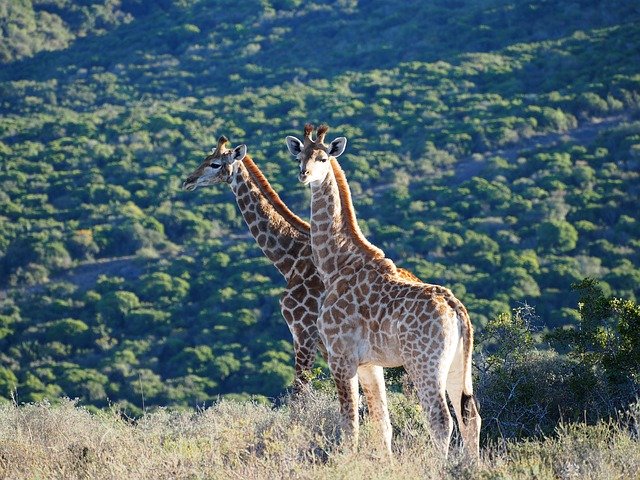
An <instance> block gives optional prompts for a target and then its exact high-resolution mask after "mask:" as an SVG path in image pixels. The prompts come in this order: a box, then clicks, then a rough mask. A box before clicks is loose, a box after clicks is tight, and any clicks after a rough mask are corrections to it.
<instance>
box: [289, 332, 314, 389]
mask: <svg viewBox="0 0 640 480" xmlns="http://www.w3.org/2000/svg"><path fill="white" fill-rule="evenodd" d="M316 337H317V336H316ZM317 349H318V347H317V338H316V339H313V338H309V337H303V338H296V337H294V339H293V350H294V352H295V356H296V359H295V369H296V377H295V380H294V384H293V394H294V395H298V394H300V393H301V392H303V391H306V390H308V389H309V382H310V381H311V372H312V370H313V365H314V363H315V361H316V352H317Z"/></svg>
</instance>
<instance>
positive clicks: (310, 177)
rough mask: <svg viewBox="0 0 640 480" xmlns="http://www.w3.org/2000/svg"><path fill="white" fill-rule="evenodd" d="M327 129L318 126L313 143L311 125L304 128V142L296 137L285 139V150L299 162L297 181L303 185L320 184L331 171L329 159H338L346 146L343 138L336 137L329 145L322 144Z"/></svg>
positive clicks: (323, 126) (345, 140) (324, 126)
mask: <svg viewBox="0 0 640 480" xmlns="http://www.w3.org/2000/svg"><path fill="white" fill-rule="evenodd" d="M328 130H329V127H328V126H326V125H320V126H319V127H318V130H317V134H316V139H315V141H314V140H312V139H311V134H312V133H313V125H311V124H310V123H308V124H306V125H305V126H304V142H301V141H300V140H298V139H297V138H296V137H292V136H288V137H287V148H288V149H289V152H291V155H293V156H294V157H296V158H297V160H298V162H300V175H298V179H299V180H300V181H301V182H302V183H303V184H305V185H308V184H310V183H312V182H320V183H322V181H323V180H324V179H325V177H326V176H327V173H329V170H330V169H331V164H330V162H329V158H330V157H339V156H340V155H342V153H343V152H344V149H345V148H346V146H347V139H346V138H345V137H338V138H336V139H335V140H334V141H333V142H331V143H330V144H329V145H326V144H325V143H324V137H325V136H326V135H327V131H328Z"/></svg>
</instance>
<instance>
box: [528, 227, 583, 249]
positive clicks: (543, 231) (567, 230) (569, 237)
mask: <svg viewBox="0 0 640 480" xmlns="http://www.w3.org/2000/svg"><path fill="white" fill-rule="evenodd" d="M536 234H537V237H538V245H539V246H540V247H541V248H544V249H547V250H549V251H550V252H552V253H563V252H570V251H571V250H573V249H574V248H576V244H577V243H578V231H577V230H576V229H575V228H574V227H573V225H571V224H570V223H569V222H567V221H565V220H549V221H546V222H542V223H541V224H540V225H539V226H538V228H537V231H536Z"/></svg>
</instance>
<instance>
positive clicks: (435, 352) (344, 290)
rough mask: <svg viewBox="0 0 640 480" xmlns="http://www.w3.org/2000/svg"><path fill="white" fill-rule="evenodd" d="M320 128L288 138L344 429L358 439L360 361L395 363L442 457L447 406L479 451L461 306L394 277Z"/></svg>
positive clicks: (468, 333) (338, 144)
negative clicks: (307, 212) (305, 191)
mask: <svg viewBox="0 0 640 480" xmlns="http://www.w3.org/2000/svg"><path fill="white" fill-rule="evenodd" d="M327 130H328V127H327V126H326V125H322V126H321V127H319V128H318V131H317V137H316V140H315V141H313V140H312V138H311V135H312V132H313V126H312V125H306V126H305V130H304V142H301V141H300V140H298V139H297V138H295V137H291V136H289V137H287V139H286V140H287V147H288V148H289V151H290V152H291V154H292V155H294V156H296V157H297V159H298V161H299V162H300V174H299V180H300V182H302V183H303V184H304V185H310V186H311V247H312V250H313V254H314V258H316V259H317V261H316V268H317V269H318V272H319V273H320V275H321V276H322V279H323V283H324V286H325V291H326V293H325V297H324V299H323V303H322V306H321V313H320V316H319V318H318V330H319V333H320V338H321V340H322V342H323V343H324V345H325V348H326V350H327V361H328V363H329V368H330V369H331V373H332V375H333V377H334V380H335V384H336V388H337V390H338V398H339V400H340V412H341V415H342V422H343V428H344V429H345V433H346V435H347V436H348V437H351V441H352V444H353V445H357V441H358V415H357V411H356V400H357V387H356V385H357V380H356V372H357V370H358V367H360V366H362V365H381V366H383V367H396V366H399V365H403V366H404V367H405V369H406V370H407V373H408V374H409V376H410V378H411V380H412V381H413V383H414V385H415V387H416V390H417V393H418V398H419V400H420V404H421V405H422V408H423V410H424V411H425V412H426V414H427V416H428V418H429V421H430V427H431V431H432V437H433V440H434V443H435V445H436V447H437V448H439V449H440V450H441V451H442V452H443V454H444V455H445V456H446V454H447V452H448V447H449V442H450V438H451V434H452V431H453V420H452V418H451V414H450V412H449V408H448V406H447V400H446V393H447V392H448V394H449V398H450V399H451V402H452V404H453V406H454V409H455V412H456V417H457V418H458V424H459V427H460V432H461V434H462V438H463V442H464V447H465V449H466V450H467V451H468V452H469V453H470V454H471V455H472V456H474V457H477V456H478V455H479V435H480V423H481V420H480V415H479V414H478V411H477V407H476V403H475V400H474V397H473V386H472V379H471V353H472V349H473V329H472V326H471V321H470V319H469V315H468V313H467V310H466V308H465V307H464V305H463V304H462V303H461V302H460V301H459V300H458V299H457V298H456V297H454V295H453V293H452V292H451V291H450V290H449V289H447V288H444V287H441V286H438V285H429V284H424V283H417V282H408V281H406V280H404V279H402V278H399V277H398V275H397V273H396V266H395V264H394V263H393V262H392V261H391V260H389V259H387V258H385V256H384V252H383V251H382V250H380V249H379V248H377V247H375V246H373V245H372V244H371V243H369V241H368V240H367V239H366V238H365V237H364V235H363V234H362V232H361V230H360V227H359V226H358V223H357V221H356V216H355V211H354V207H353V204H352V201H351V192H350V190H349V186H348V184H347V180H346V178H345V175H344V172H343V171H342V169H341V168H340V165H339V164H338V162H337V160H336V157H338V156H339V155H341V154H342V153H343V152H344V150H345V147H346V143H347V139H346V138H344V137H339V138H336V139H335V140H334V141H332V142H331V143H330V144H329V145H326V144H325V143H324V137H325V135H326V133H327Z"/></svg>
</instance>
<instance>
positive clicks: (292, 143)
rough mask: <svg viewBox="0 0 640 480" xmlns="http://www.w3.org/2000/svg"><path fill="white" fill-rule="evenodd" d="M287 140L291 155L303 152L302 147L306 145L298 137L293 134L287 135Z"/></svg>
mask: <svg viewBox="0 0 640 480" xmlns="http://www.w3.org/2000/svg"><path fill="white" fill-rule="evenodd" d="M286 141H287V148H288V149H289V153H291V155H293V156H294V157H296V156H298V155H300V152H302V148H303V147H304V145H303V144H302V142H301V141H300V140H298V139H297V138H296V137H292V136H291V135H289V136H288V137H287V139H286Z"/></svg>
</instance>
